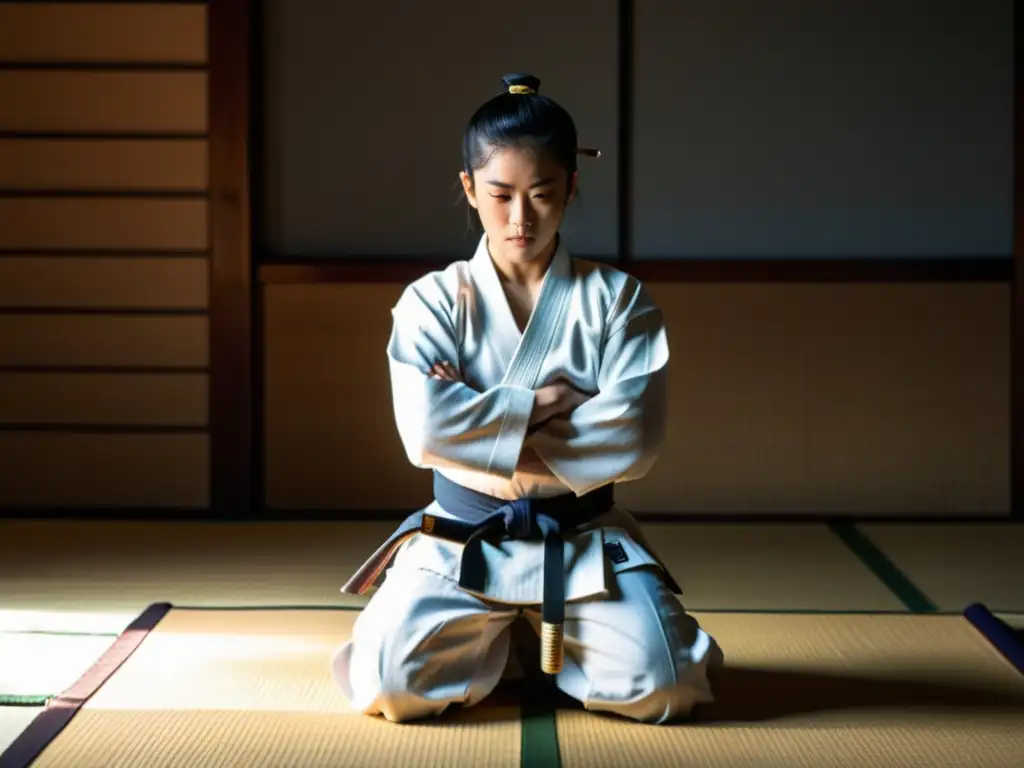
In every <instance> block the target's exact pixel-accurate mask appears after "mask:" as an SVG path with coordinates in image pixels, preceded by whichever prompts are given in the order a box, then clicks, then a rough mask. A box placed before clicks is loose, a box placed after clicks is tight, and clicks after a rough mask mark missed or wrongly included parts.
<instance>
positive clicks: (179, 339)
mask: <svg viewBox="0 0 1024 768" xmlns="http://www.w3.org/2000/svg"><path fill="white" fill-rule="evenodd" d="M208 334H209V328H208V321H207V318H206V317H191V316H183V317H140V316H121V317H119V316H110V315H108V316H104V315H95V316H82V315H22V316H18V315H0V365H18V366H48V365H52V366H88V365H93V366H118V365H124V366H167V367H170V366H188V367H198V366H205V365H207V364H208V363H209V339H208Z"/></svg>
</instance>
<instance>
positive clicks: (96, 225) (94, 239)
mask: <svg viewBox="0 0 1024 768" xmlns="http://www.w3.org/2000/svg"><path fill="white" fill-rule="evenodd" d="M207 216H208V204H207V201H206V200H177V199H163V200H142V199H134V200H133V199H121V198H110V199H103V198H97V199H94V198H89V199H70V200H69V199H40V198H6V199H0V248H3V249H7V250H12V249H18V248H28V249H45V248H58V249H59V248H91V249H97V250H102V249H105V248H113V249H128V248H141V249H165V250H190V249H195V250H200V249H205V248H206V247H207V245H208V243H209V232H208V222H207Z"/></svg>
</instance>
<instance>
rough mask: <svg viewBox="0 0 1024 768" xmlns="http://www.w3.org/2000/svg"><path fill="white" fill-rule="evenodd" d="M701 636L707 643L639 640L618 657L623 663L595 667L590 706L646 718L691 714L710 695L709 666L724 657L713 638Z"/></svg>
mask: <svg viewBox="0 0 1024 768" xmlns="http://www.w3.org/2000/svg"><path fill="white" fill-rule="evenodd" d="M701 634H703V633H701ZM701 639H702V640H703V644H702V643H701V642H697V643H695V644H694V645H693V646H690V647H677V648H675V649H672V650H670V649H669V648H668V647H666V645H665V644H664V643H654V642H652V643H637V644H636V645H635V646H634V647H633V648H632V649H631V652H629V653H626V654H624V656H623V657H620V658H621V661H623V662H626V665H624V666H623V667H620V668H619V669H617V670H602V671H598V670H593V672H594V673H596V674H594V677H593V678H592V679H591V680H590V694H589V696H588V701H587V708H588V709H593V710H604V711H609V712H614V713H616V714H619V715H622V716H624V717H628V718H630V719H633V720H639V721H642V722H647V723H668V722H672V721H678V720H683V719H686V718H688V717H689V716H690V715H691V713H692V711H693V708H694V707H695V706H696V705H697V704H700V703H703V702H709V701H712V698H713V697H712V691H711V684H710V682H709V679H708V671H709V669H711V668H713V667H714V666H716V664H720V663H721V650H720V649H719V648H718V645H717V644H716V643H715V642H714V640H713V639H712V638H710V637H709V636H707V635H703V638H701ZM601 672H603V674H602V673H601Z"/></svg>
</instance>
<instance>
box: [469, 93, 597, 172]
mask: <svg viewBox="0 0 1024 768" xmlns="http://www.w3.org/2000/svg"><path fill="white" fill-rule="evenodd" d="M501 84H502V86H503V87H502V90H501V92H500V93H499V94H497V95H496V96H494V97H493V98H491V99H490V100H488V101H486V102H484V104H483V105H482V106H481V107H480V108H479V109H477V111H476V112H475V113H473V116H472V117H471V118H470V120H469V125H467V126H466V132H465V134H464V135H463V137H462V167H463V170H465V172H466V173H467V174H468V175H469V176H470V177H472V176H473V170H474V169H475V168H479V167H481V166H482V165H484V164H485V163H486V162H487V160H488V159H489V158H490V156H491V154H492V153H493V152H494V150H495V149H496V148H502V147H535V148H538V149H542V150H544V151H547V152H548V153H550V155H551V157H553V158H554V159H555V161H556V162H557V163H558V164H559V165H561V166H562V167H563V168H565V170H566V172H567V173H568V174H569V176H570V177H571V176H572V174H573V173H575V172H576V157H577V155H576V150H577V144H576V123H575V122H573V119H572V117H571V116H570V115H569V113H568V112H566V110H565V109H564V108H563V107H562V106H561V105H560V104H558V103H557V102H555V101H554V100H552V99H549V98H548V97H547V96H541V95H540V94H539V91H540V80H539V79H538V78H536V77H534V76H533V75H522V74H511V75H505V77H503V78H502V80H501Z"/></svg>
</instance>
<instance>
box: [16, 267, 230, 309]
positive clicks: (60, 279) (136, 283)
mask: <svg viewBox="0 0 1024 768" xmlns="http://www.w3.org/2000/svg"><path fill="white" fill-rule="evenodd" d="M209 270H210V265H209V261H208V260H207V259H205V258H192V259H145V258H139V259H131V258H122V257H112V258H106V259H104V258H73V257H71V258H69V257H51V258H47V257H44V256H33V257H24V258H16V257H6V258H5V257H3V256H0V307H82V308H106V309H134V308H175V309H185V308H188V309H205V308H207V307H208V306H209V296H208V286H209Z"/></svg>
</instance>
